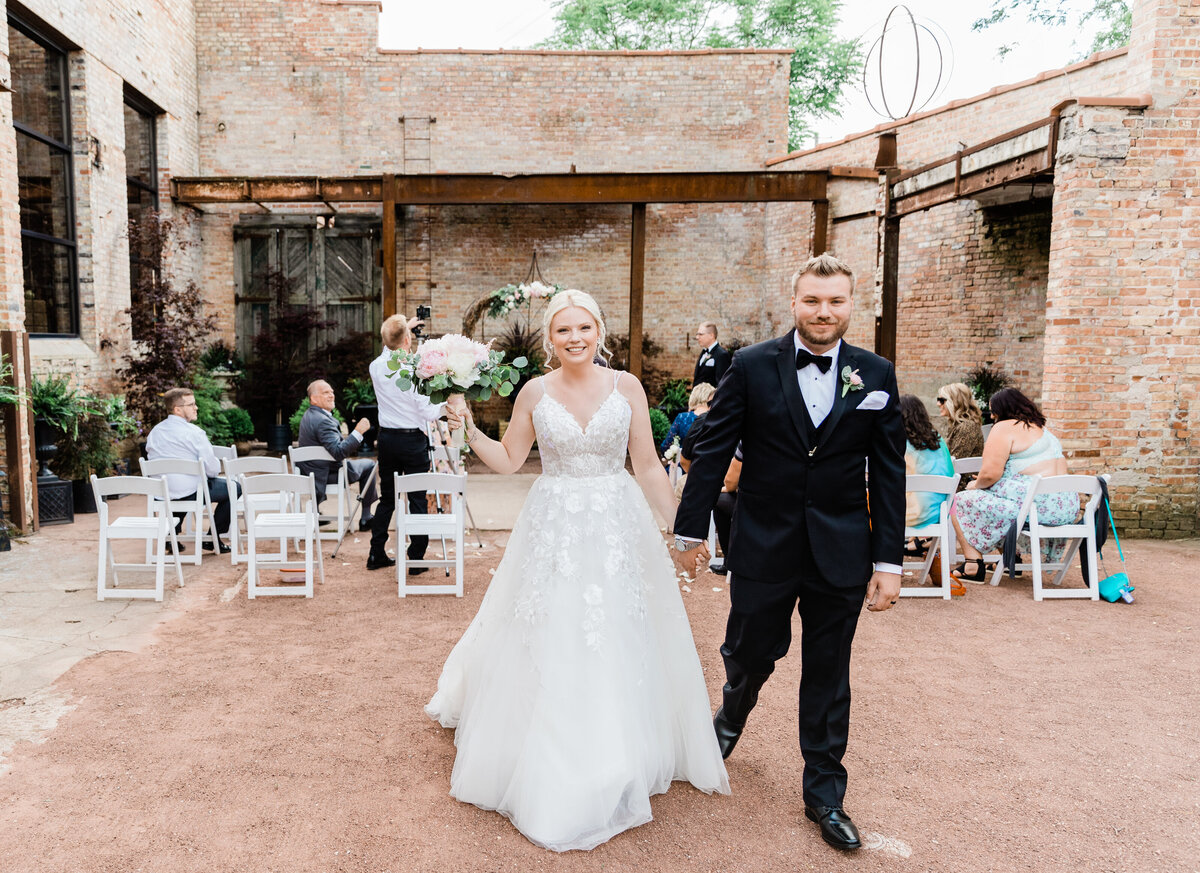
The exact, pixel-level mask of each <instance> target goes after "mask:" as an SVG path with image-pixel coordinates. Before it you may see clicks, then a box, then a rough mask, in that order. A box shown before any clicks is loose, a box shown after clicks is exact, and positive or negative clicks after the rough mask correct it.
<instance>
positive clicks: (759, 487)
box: [675, 333, 905, 588]
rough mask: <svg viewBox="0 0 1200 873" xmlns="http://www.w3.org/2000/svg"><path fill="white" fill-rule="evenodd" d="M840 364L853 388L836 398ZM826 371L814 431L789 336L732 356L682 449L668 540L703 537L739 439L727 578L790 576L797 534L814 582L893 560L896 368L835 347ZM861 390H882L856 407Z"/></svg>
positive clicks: (856, 580)
mask: <svg viewBox="0 0 1200 873" xmlns="http://www.w3.org/2000/svg"><path fill="white" fill-rule="evenodd" d="M845 367H849V368H850V369H851V370H852V371H854V370H857V371H858V375H859V376H860V377H861V379H862V382H863V387H862V389H860V390H856V391H847V392H846V393H845V394H843V393H842V378H841V373H842V371H843V368H845ZM836 372H837V374H838V379H837V388H836V390H835V393H834V402H833V408H832V410H830V413H829V416H828V417H827V418H826V419H825V421H824V422H823V423H822V427H821V428H820V430H819V431H817V432H816V433H815V434H814V429H813V428H812V426H811V421H810V420H808V412H807V410H806V409H805V407H804V398H803V395H802V394H801V392H800V386H799V385H798V384H797V381H796V352H795V344H794V340H793V339H792V333H788V334H787V335H786V336H782V337H778V338H777V339H772V340H767V341H766V342H762V343H758V344H757V345H753V346H749V347H747V348H744V349H739V350H738V352H737V354H735V355H734V356H733V364H732V366H731V367H730V368H729V372H728V373H727V374H726V376H725V378H724V380H722V382H721V386H720V389H719V390H718V391H717V395H716V397H715V398H714V401H713V405H712V408H711V409H710V410H709V413H708V418H707V420H706V421H705V425H704V430H703V431H702V432H701V434H700V437H699V439H698V440H697V443H696V447H695V449H694V450H693V457H692V465H691V470H690V471H689V473H688V477H687V485H686V486H685V487H684V491H683V499H682V500H681V502H680V504H679V511H678V513H677V514H676V516H675V533H677V534H680V535H682V536H688V537H695V538H697V539H703V538H705V537H706V536H707V535H708V522H709V513H710V512H711V511H712V508H713V505H714V504H715V503H716V500H717V496H718V495H719V494H720V491H721V483H722V481H723V480H724V478H725V471H726V469H727V468H728V466H729V459H730V458H731V457H732V456H733V452H734V449H735V448H736V447H737V444H738V441H739V440H740V441H741V443H742V456H743V461H742V476H741V480H740V481H739V483H738V500H737V509H736V510H735V512H734V515H733V524H732V528H731V530H730V539H729V554H728V555H727V556H726V560H725V563H726V566H727V567H728V568H729V570H730V572H731V573H733V574H734V575H735V576H738V575H742V576H746V577H748V578H751V579H757V580H762V581H766V582H774V581H779V582H782V581H786V580H788V579H791V578H794V576H795V573H796V569H797V568H798V567H799V566H800V556H801V554H802V550H803V548H804V543H805V540H806V538H807V541H808V542H809V543H810V544H811V548H812V554H813V558H814V559H815V561H816V564H817V568H818V569H819V570H820V572H821V575H822V576H823V577H824V578H825V579H826V580H827V581H828V582H829V583H830V584H831V585H833V586H836V587H846V588H848V587H851V586H854V585H862V584H865V583H866V581H867V580H868V579H869V578H870V575H871V572H872V563H873V562H884V563H890V564H900V563H901V562H902V561H903V554H902V552H903V543H904V487H905V483H904V477H905V472H904V426H903V424H902V423H901V421H900V407H899V397H898V395H897V390H896V371H895V368H893V366H892V364H891V363H890V362H889V361H887V360H886V359H884V358H881V357H879V356H878V355H874V354H872V353H871V352H868V351H866V350H865V349H860V348H856V347H855V346H851V345H849V344H847V343H845V342H843V343H842V345H841V350H840V355H839V358H838V361H837V364H836ZM873 391H884V392H887V402H886V404H885V405H884V406H883V408H882V409H878V410H875V411H869V410H863V409H859V408H858V407H859V405H860V404H861V403H862V402H863V401H864V400H865V399H866V398H867V396H868V395H869V394H871V392H873ZM867 462H869V464H870V482H869V486H868V483H867V482H866V481H865V478H864V477H865V475H866V472H867V470H866V465H867ZM868 492H869V494H870V504H869V509H868V500H867V497H868Z"/></svg>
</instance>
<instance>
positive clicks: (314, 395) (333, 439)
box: [296, 379, 378, 530]
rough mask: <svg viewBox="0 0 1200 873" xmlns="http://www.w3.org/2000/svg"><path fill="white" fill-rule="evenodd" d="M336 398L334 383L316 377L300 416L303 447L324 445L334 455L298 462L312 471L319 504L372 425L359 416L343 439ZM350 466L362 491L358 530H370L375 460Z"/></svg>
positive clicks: (374, 492)
mask: <svg viewBox="0 0 1200 873" xmlns="http://www.w3.org/2000/svg"><path fill="white" fill-rule="evenodd" d="M335 399H336V397H335V395H334V392H333V386H331V385H330V384H329V383H328V382H326V381H325V380H324V379H317V380H316V381H315V382H313V383H311V384H310V385H309V386H308V402H309V404H310V405H309V407H308V409H307V410H305V412H304V416H303V417H302V418H301V419H300V447H301V448H304V447H305V446H321V447H322V448H324V449H325V451H327V452H329V454H331V455H333V457H334V461H303V462H301V463H299V464H297V465H296V467H297V468H299V470H300V472H301V473H302V474H304V475H305V476H307V475H308V474H309V473H312V474H313V479H314V480H315V483H314V484H315V485H316V489H317V503H318V504H320V503H321V502H322V501H324V500H325V491H326V486H327V485H330V484H333V483H336V482H337V480H338V468H339V467H341V465H342V464H341V462H342V460H343V459H345V458H346V457H348V456H350V455H353V454H357V452H358V450H359V448H361V447H362V440H363V434H364V433H366V432H367V431H368V430H369V429H370V427H371V422H369V421H367V420H366V419H365V418H363V419H360V420H359V422H358V424H356V425H355V426H354V430H353V431H351V432H350V435H349V436H347V437H346V438H345V439H342V431H341V428H340V427H339V426H338V421H337V419H336V418H334V417H333V409H334V401H335ZM349 467H350V481H351V482H357V483H358V488H359V493H361V494H362V505H363V508H362V518H361V519H360V520H359V522H358V529H359V530H370V529H371V519H372V516H371V506H372V505H374V503H375V498H376V496H377V494H378V490H377V489H376V487H375V483H374V482H372V481H370V479H371V471H372V470H373V469H374V468H375V462H374V461H369V460H359V461H351V462H350V464H349ZM347 484H349V483H347Z"/></svg>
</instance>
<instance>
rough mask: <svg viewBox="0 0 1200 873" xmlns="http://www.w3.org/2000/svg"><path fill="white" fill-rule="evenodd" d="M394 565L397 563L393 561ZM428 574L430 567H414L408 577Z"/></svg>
mask: <svg viewBox="0 0 1200 873" xmlns="http://www.w3.org/2000/svg"><path fill="white" fill-rule="evenodd" d="M392 563H393V564H394V563H396V562H395V561H393V562H392ZM428 572H429V568H428V567H413V568H412V569H410V570H409V571H408V575H409V576H420V575H421V574H422V573H428Z"/></svg>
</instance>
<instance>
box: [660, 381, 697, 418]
mask: <svg viewBox="0 0 1200 873" xmlns="http://www.w3.org/2000/svg"><path fill="white" fill-rule="evenodd" d="M691 399H692V391H691V388H689V387H688V380H687V379H668V380H667V381H666V382H665V383H663V389H662V399H661V400H660V401H659V402H658V406H659V408H660V409H662V410H663V411H664V412H668V414H669V413H670V412H682V411H683V410H685V409H687V408H688V401H689V400H691Z"/></svg>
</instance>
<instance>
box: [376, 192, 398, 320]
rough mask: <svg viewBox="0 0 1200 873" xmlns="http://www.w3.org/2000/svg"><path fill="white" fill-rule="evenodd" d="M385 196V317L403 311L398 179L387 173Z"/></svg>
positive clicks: (383, 194) (383, 231)
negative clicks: (398, 248) (399, 280)
mask: <svg viewBox="0 0 1200 873" xmlns="http://www.w3.org/2000/svg"><path fill="white" fill-rule="evenodd" d="M382 196H383V230H382V231H381V233H382V234H383V317H384V318H391V317H392V316H393V315H395V314H396V313H397V312H400V311H403V307H402V305H401V302H400V301H399V300H398V299H397V295H396V292H397V289H396V177H395V175H394V174H392V173H385V174H384V176H383V182H382Z"/></svg>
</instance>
